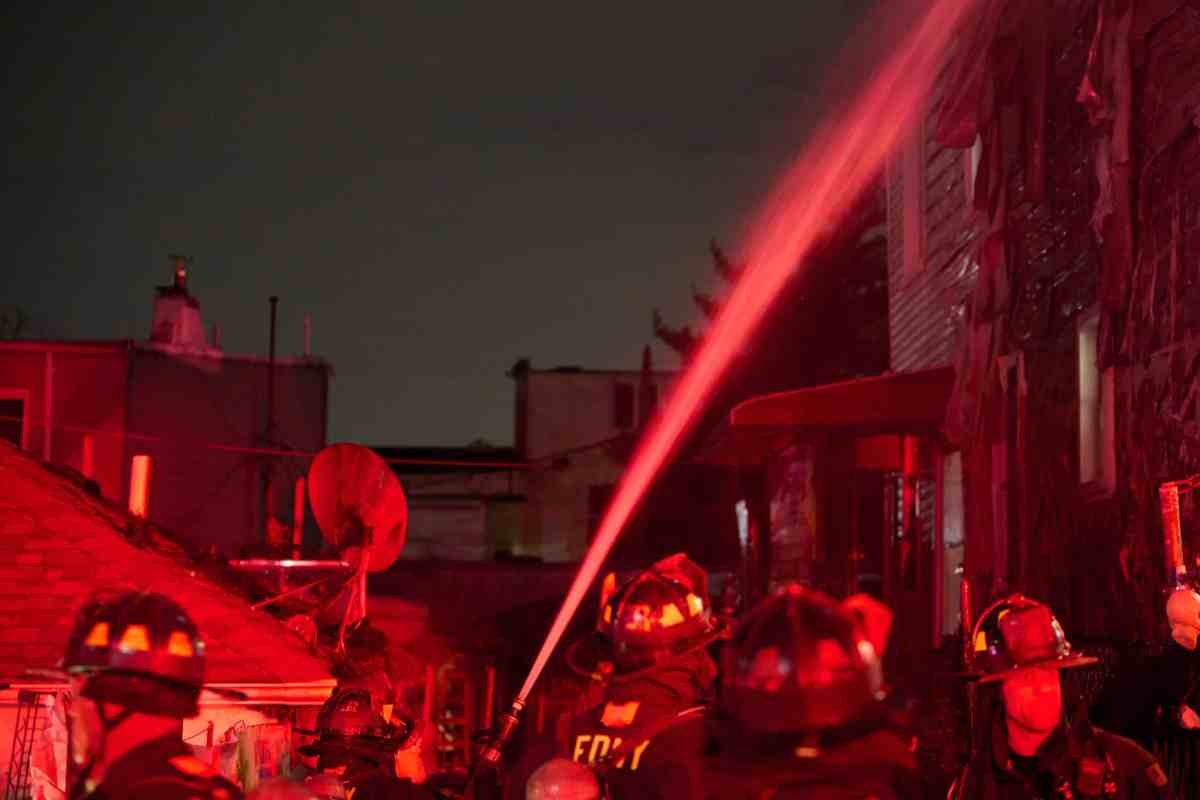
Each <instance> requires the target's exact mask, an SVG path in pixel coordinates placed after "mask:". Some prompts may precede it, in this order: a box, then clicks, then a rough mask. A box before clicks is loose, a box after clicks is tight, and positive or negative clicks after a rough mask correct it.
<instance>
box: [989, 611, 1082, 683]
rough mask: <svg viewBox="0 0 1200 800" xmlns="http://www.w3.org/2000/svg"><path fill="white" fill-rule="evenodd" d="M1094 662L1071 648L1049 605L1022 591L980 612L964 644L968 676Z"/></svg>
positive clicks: (991, 676)
mask: <svg viewBox="0 0 1200 800" xmlns="http://www.w3.org/2000/svg"><path fill="white" fill-rule="evenodd" d="M1094 663H1096V659H1095V658H1092V657H1091V656H1085V655H1083V654H1082V653H1079V652H1076V651H1074V650H1072V649H1071V643H1070V642H1069V641H1067V636H1066V634H1065V633H1063V629H1062V625H1060V624H1059V623H1058V618H1057V617H1055V616H1054V613H1053V612H1052V611H1050V607H1049V606H1047V605H1045V604H1044V603H1039V602H1038V601H1036V600H1031V599H1030V598H1028V597H1026V596H1025V595H1023V594H1012V595H1009V596H1008V597H1005V598H1004V599H1002V600H998V601H997V602H995V603H993V604H992V605H991V606H989V607H988V608H987V610H986V611H984V612H983V613H982V614H980V615H979V622H977V623H975V630H974V631H973V632H972V634H971V644H970V647H968V648H967V673H968V677H972V678H976V679H978V681H979V682H980V683H987V682H990V681H999V680H1003V679H1004V678H1005V677H1007V676H1008V675H1010V674H1011V673H1013V672H1016V671H1017V670H1019V669H1028V668H1031V667H1047V668H1050V669H1070V668H1072V667H1082V666H1085V665H1087V664H1094Z"/></svg>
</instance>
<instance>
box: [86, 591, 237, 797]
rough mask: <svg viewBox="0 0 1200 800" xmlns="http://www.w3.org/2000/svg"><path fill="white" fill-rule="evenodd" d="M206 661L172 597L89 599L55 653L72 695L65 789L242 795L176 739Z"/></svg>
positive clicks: (190, 712)
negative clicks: (60, 651)
mask: <svg viewBox="0 0 1200 800" xmlns="http://www.w3.org/2000/svg"><path fill="white" fill-rule="evenodd" d="M204 665H205V657H204V642H203V641H202V640H201V638H200V634H199V632H198V631H197V630H196V626H195V624H194V623H193V622H192V620H191V618H190V617H189V616H188V614H187V612H186V611H184V610H183V608H181V607H180V606H179V605H178V604H177V603H175V602H174V601H173V600H171V599H170V598H168V597H165V596H163V595H161V594H154V593H151V592H128V593H121V594H115V595H110V596H108V597H102V596H97V597H95V598H93V599H92V600H91V601H89V602H88V603H87V604H86V605H85V606H84V607H83V608H82V609H81V610H80V612H79V613H78V615H77V616H76V618H75V625H74V628H73V630H72V631H71V636H70V638H69V639H68V641H67V649H66V654H65V656H64V657H63V667H64V668H65V669H66V671H67V675H68V679H69V683H70V686H71V692H72V696H73V700H72V702H71V707H70V717H71V736H70V740H69V741H70V749H71V753H70V757H69V759H68V765H69V766H68V769H69V774H70V780H69V784H70V786H71V791H70V797H71V798H84V797H89V798H95V799H96V800H109V799H110V798H111V799H112V800H116V799H117V798H147V797H154V798H163V800H170V799H171V798H211V800H235V798H241V797H242V793H241V791H240V790H239V789H238V788H237V787H236V786H235V785H233V784H232V783H230V782H229V781H227V780H226V779H225V778H223V777H221V776H220V775H218V774H217V773H216V772H215V771H214V770H212V769H210V768H209V766H208V765H207V764H205V763H203V762H202V761H200V760H199V759H198V758H196V757H195V756H194V755H192V752H191V750H190V749H189V748H188V746H187V745H186V744H184V742H183V739H182V720H184V719H186V718H188V717H194V716H195V715H196V714H197V713H198V707H197V703H198V700H199V697H200V690H201V687H202V686H203V685H204Z"/></svg>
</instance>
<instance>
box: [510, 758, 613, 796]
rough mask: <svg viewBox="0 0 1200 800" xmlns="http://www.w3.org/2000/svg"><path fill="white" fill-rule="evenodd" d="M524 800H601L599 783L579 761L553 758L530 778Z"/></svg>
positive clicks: (592, 773)
mask: <svg viewBox="0 0 1200 800" xmlns="http://www.w3.org/2000/svg"><path fill="white" fill-rule="evenodd" d="M525 800H601V790H600V781H599V780H597V778H596V773H594V772H592V770H591V768H590V767H587V766H584V765H583V764H580V763H579V762H578V761H572V760H571V759H569V758H552V759H550V760H549V761H547V762H546V763H545V764H542V765H541V766H540V767H538V768H537V769H536V770H534V773H533V774H532V775H530V776H529V780H528V781H527V782H526V784H525Z"/></svg>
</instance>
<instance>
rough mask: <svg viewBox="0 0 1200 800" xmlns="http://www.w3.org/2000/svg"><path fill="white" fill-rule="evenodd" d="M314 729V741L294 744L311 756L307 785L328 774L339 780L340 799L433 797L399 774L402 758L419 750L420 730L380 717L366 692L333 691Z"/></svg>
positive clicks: (319, 782)
mask: <svg viewBox="0 0 1200 800" xmlns="http://www.w3.org/2000/svg"><path fill="white" fill-rule="evenodd" d="M315 733H316V734H317V737H318V738H317V740H316V741H315V742H313V743H311V744H308V745H305V746H303V747H301V748H299V752H300V754H301V755H304V756H309V757H316V759H317V770H318V775H319V776H320V777H319V779H317V778H314V777H311V776H310V779H309V782H310V784H311V785H310V789H312V788H313V787H315V786H317V785H322V784H323V783H324V782H327V780H328V777H329V776H334V777H337V778H338V779H340V780H341V782H342V784H343V786H344V787H345V790H346V792H345V793H346V797H348V798H350V797H352V798H355V800H373V798H385V797H386V798H390V797H396V798H412V799H413V800H424V798H431V797H433V794H432V793H431V792H430V791H429V790H427V789H426V788H425V787H424V786H422V785H420V784H417V783H414V782H413V780H412V779H411V777H412V776H411V775H408V774H405V773H407V770H406V769H405V764H406V763H407V761H408V759H409V758H410V757H411V756H412V755H413V754H414V753H417V752H419V749H420V746H421V736H420V732H419V731H418V730H417V728H415V727H414V726H413V725H411V724H408V723H406V722H403V721H401V720H396V721H388V720H385V719H384V718H383V716H382V715H381V714H380V713H379V711H378V710H377V709H376V707H375V705H374V703H373V702H372V697H371V693H370V691H369V690H367V689H362V688H350V689H342V690H339V691H337V692H335V693H334V694H333V695H332V696H331V697H330V698H329V700H327V701H326V702H325V705H324V706H323V707H322V708H321V712H320V714H319V715H318V716H317V730H316V731H315ZM402 774H403V775H404V776H403V777H402V776H401V775H402Z"/></svg>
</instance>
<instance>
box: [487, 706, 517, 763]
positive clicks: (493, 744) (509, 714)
mask: <svg viewBox="0 0 1200 800" xmlns="http://www.w3.org/2000/svg"><path fill="white" fill-rule="evenodd" d="M520 724H521V706H520V705H518V704H517V703H513V706H512V708H510V709H509V710H508V711H506V712H504V713H503V714H501V715H500V725H499V727H498V728H497V730H496V735H495V736H493V737H491V739H490V740H489V741H488V742H487V743H486V744H484V746H483V748H482V749H481V750H480V751H479V760H480V762H481V763H482V764H484V765H486V766H488V767H490V768H492V769H495V768H496V767H497V766H499V764H500V758H501V756H502V755H503V754H504V746H505V745H506V744H508V740H509V739H511V738H512V735H513V731H515V730H516V729H517V726H518V725H520Z"/></svg>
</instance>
